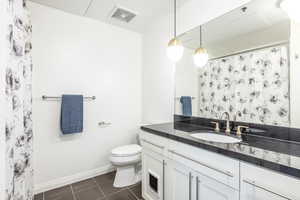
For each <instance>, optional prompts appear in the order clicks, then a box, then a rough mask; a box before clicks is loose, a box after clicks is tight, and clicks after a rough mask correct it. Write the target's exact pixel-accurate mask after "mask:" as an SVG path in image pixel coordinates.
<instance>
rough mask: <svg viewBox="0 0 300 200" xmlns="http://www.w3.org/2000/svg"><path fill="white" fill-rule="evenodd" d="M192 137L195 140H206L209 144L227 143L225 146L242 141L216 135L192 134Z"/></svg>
mask: <svg viewBox="0 0 300 200" xmlns="http://www.w3.org/2000/svg"><path fill="white" fill-rule="evenodd" d="M191 136H192V137H193V138H197V139H200V140H205V141H208V142H218V143H225V144H234V143H239V142H241V141H242V140H241V139H238V138H234V137H231V136H226V135H219V134H215V133H195V134H191Z"/></svg>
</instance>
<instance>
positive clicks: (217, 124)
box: [210, 122, 220, 132]
mask: <svg viewBox="0 0 300 200" xmlns="http://www.w3.org/2000/svg"><path fill="white" fill-rule="evenodd" d="M210 123H211V124H214V125H215V131H216V132H220V123H219V122H210Z"/></svg>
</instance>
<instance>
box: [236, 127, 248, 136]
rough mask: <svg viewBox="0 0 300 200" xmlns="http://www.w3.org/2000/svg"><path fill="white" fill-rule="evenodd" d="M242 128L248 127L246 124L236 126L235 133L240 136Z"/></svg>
mask: <svg viewBox="0 0 300 200" xmlns="http://www.w3.org/2000/svg"><path fill="white" fill-rule="evenodd" d="M242 128H245V129H248V128H249V127H248V126H238V127H237V131H236V135H237V136H238V137H242V130H241V129H242Z"/></svg>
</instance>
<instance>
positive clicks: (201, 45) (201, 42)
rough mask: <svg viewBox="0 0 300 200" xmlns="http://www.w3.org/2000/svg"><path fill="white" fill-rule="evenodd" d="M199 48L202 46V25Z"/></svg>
mask: <svg viewBox="0 0 300 200" xmlns="http://www.w3.org/2000/svg"><path fill="white" fill-rule="evenodd" d="M200 48H202V26H200Z"/></svg>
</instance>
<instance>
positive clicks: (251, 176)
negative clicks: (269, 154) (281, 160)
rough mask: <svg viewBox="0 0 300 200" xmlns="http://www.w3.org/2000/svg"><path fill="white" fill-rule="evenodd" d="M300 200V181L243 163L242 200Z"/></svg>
mask: <svg viewBox="0 0 300 200" xmlns="http://www.w3.org/2000/svg"><path fill="white" fill-rule="evenodd" d="M268 199H270V200H300V180H298V179H296V178H293V177H289V176H285V175H283V174H280V173H276V172H273V171H270V170H267V169H264V168H261V167H257V166H254V165H251V164H247V163H243V162H241V200H268Z"/></svg>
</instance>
